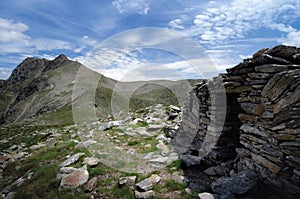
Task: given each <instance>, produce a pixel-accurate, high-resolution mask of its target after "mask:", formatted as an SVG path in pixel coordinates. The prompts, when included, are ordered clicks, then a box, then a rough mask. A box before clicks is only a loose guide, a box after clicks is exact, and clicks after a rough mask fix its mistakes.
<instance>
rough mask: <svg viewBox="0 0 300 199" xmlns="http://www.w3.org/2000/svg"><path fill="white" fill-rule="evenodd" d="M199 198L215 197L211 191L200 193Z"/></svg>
mask: <svg viewBox="0 0 300 199" xmlns="http://www.w3.org/2000/svg"><path fill="white" fill-rule="evenodd" d="M198 197H199V199H215V197H214V196H213V195H212V194H211V193H207V192H203V193H199V194H198Z"/></svg>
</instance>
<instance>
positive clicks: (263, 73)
mask: <svg viewBox="0 0 300 199" xmlns="http://www.w3.org/2000/svg"><path fill="white" fill-rule="evenodd" d="M299 60H300V49H299V48H296V47H288V46H282V45H281V46H277V47H274V48H272V49H263V50H260V51H258V52H257V53H255V54H254V55H253V57H252V58H249V59H246V60H244V61H243V62H242V63H240V64H238V65H237V66H235V67H233V68H231V69H228V70H227V72H228V73H227V74H221V75H219V76H218V77H215V78H214V81H205V82H203V83H201V84H198V85H195V87H194V91H195V93H196V96H197V100H198V102H197V103H198V104H197V103H195V101H196V100H195V98H194V97H191V95H195V94H191V95H190V96H189V98H190V99H189V100H188V102H187V103H190V104H187V107H186V110H185V111H184V112H183V117H184V118H185V119H187V121H183V123H182V126H181V128H180V131H179V133H180V134H183V135H186V134H189V132H190V130H191V129H189V128H190V126H188V124H189V123H192V124H194V127H193V128H198V131H197V134H196V138H195V140H194V141H193V143H192V145H191V146H190V148H189V149H188V150H187V152H186V154H185V155H183V156H182V159H183V160H190V159H191V158H186V156H189V157H193V158H194V159H195V158H196V159H197V158H198V161H196V162H194V163H195V164H198V165H205V168H209V167H217V166H219V165H221V164H223V165H224V164H225V163H228V161H229V162H230V161H231V162H232V163H234V164H228V166H227V168H226V169H227V171H226V172H224V173H223V175H226V176H229V175H230V171H231V172H235V173H240V172H249V173H256V174H257V175H258V176H259V181H261V182H264V183H265V184H269V185H271V186H272V187H274V189H276V188H278V189H281V190H285V193H284V194H285V196H286V197H287V198H297V197H298V196H299V194H300V186H299V184H300V176H299V169H300V62H299ZM220 79H222V80H223V83H222V84H220V85H219V87H223V88H224V90H225V91H224V90H223V97H224V94H225V96H226V99H227V100H226V107H222V106H218V102H216V101H218V100H219V101H220V100H222V99H223V98H222V89H219V88H218V86H217V85H215V86H213V85H214V84H217V83H216V82H220ZM212 102H213V103H212ZM191 104H193V106H196V107H193V108H191V106H190V105H191ZM192 109H193V110H194V111H192ZM195 110H197V111H196V113H195ZM222 115H223V116H224V115H225V120H224V125H223V127H217V128H221V129H217V128H212V126H215V124H214V123H216V122H218V118H220V116H222ZM195 124H196V126H195ZM218 130H219V131H220V132H219V133H215V132H217V131H218ZM208 141H209V142H211V143H212V142H214V144H215V145H213V146H212V148H209V149H208V150H210V152H209V153H208V154H206V155H203V154H201V150H203V148H207V146H209V145H207V142H208ZM187 162H188V161H187ZM188 164H190V162H188ZM226 169H225V170H226ZM210 170H211V171H213V169H210ZM210 170H209V171H210ZM206 172H207V171H206ZM214 175H217V174H216V172H215V173H214ZM219 176H221V175H219ZM229 181H230V180H229ZM241 189H242V187H241ZM221 192H222V190H220V189H218V193H221ZM224 192H225V190H224ZM236 193H238V192H236Z"/></svg>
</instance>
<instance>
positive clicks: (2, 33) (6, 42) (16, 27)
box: [0, 18, 72, 53]
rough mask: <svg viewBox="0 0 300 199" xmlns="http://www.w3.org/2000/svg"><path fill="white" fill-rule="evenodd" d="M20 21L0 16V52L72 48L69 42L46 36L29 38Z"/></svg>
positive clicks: (25, 28)
mask: <svg viewBox="0 0 300 199" xmlns="http://www.w3.org/2000/svg"><path fill="white" fill-rule="evenodd" d="M28 30H29V27H28V26H27V25H26V24H24V23H22V22H14V21H12V20H7V19H3V18H0V53H34V52H38V51H42V50H55V49H68V50H70V49H71V48H72V45H71V44H70V43H69V42H66V41H61V40H57V39H48V38H35V39H34V38H31V37H30V36H29V35H28V34H26V31H28Z"/></svg>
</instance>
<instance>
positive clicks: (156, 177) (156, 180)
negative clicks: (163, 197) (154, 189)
mask: <svg viewBox="0 0 300 199" xmlns="http://www.w3.org/2000/svg"><path fill="white" fill-rule="evenodd" d="M150 180H151V182H152V184H157V183H159V181H160V180H161V177H160V176H159V175H157V174H152V175H151V176H150Z"/></svg>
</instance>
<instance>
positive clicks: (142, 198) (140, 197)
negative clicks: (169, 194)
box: [134, 190, 155, 199]
mask: <svg viewBox="0 0 300 199" xmlns="http://www.w3.org/2000/svg"><path fill="white" fill-rule="evenodd" d="M134 196H135V198H137V199H147V198H152V197H154V196H155V192H154V191H153V190H150V191H146V192H139V191H137V190H135V191H134Z"/></svg>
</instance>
